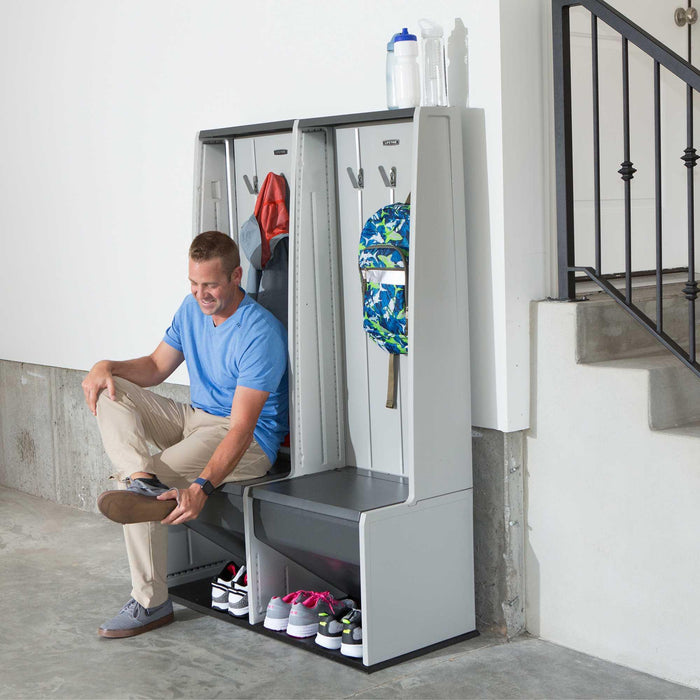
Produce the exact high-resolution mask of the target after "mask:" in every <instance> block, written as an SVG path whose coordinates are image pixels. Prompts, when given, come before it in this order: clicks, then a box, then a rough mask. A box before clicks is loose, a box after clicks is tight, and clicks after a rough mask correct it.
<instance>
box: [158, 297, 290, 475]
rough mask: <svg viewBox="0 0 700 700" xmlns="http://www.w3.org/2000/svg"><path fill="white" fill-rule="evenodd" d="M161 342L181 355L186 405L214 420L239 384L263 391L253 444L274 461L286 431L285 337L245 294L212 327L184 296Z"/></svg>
mask: <svg viewBox="0 0 700 700" xmlns="http://www.w3.org/2000/svg"><path fill="white" fill-rule="evenodd" d="M163 340H164V341H165V342H166V343H167V344H168V345H170V346H171V347H173V348H175V349H176V350H179V351H180V352H181V353H182V354H183V355H184V356H185V362H186V363H187V371H188V373H189V375H190V400H191V402H192V405H193V406H194V407H195V408H201V409H202V410H203V411H206V412H207V413H211V414H213V415H215V416H229V415H231V402H232V401H233V394H234V392H235V390H236V387H237V386H238V385H239V384H240V385H241V386H246V387H248V388H250V389H259V390H260V391H268V392H269V393H270V396H269V397H268V399H267V401H266V402H265V405H264V407H263V409H262V411H261V413H260V418H258V423H257V425H256V426H255V431H254V435H255V439H256V441H257V442H258V444H259V445H260V447H262V449H263V450H264V452H265V454H266V455H267V456H268V458H269V460H270V462H274V461H275V458H276V456H277V450H278V449H279V446H280V443H281V442H282V440H283V439H284V436H285V435H286V434H287V432H288V430H289V398H288V396H289V388H288V382H287V332H286V330H285V329H284V326H283V325H282V324H281V323H280V322H279V321H278V320H277V319H276V318H275V317H274V316H273V315H272V314H271V313H270V312H269V311H267V310H266V309H264V308H263V307H262V306H260V305H259V304H257V303H255V302H254V301H253V300H252V299H251V298H250V297H249V296H248V295H247V294H246V295H245V296H244V298H243V301H241V303H240V305H239V307H238V308H237V309H236V313H234V314H233V316H230V317H229V318H227V319H226V320H225V321H224V322H223V323H221V324H219V325H218V326H215V325H214V322H213V321H212V319H211V317H210V316H207V315H206V314H203V313H202V311H201V309H200V308H199V304H197V300H196V299H195V298H194V297H193V296H192V295H191V294H189V295H188V296H187V297H186V298H185V300H184V301H183V302H182V305H181V306H180V308H179V309H178V310H177V312H176V313H175V317H174V318H173V322H172V325H171V326H170V328H168V330H167V331H166V332H165V337H164V338H163Z"/></svg>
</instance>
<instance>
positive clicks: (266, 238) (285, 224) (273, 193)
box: [254, 173, 289, 268]
mask: <svg viewBox="0 0 700 700" xmlns="http://www.w3.org/2000/svg"><path fill="white" fill-rule="evenodd" d="M286 200H287V181H286V180H285V179H284V176H283V175H275V173H268V174H267V175H266V176H265V180H264V182H263V185H262V187H261V188H260V193H259V194H258V199H257V201H256V202H255V211H254V214H255V218H256V220H257V222H258V226H259V227H260V239H261V243H262V256H261V266H262V267H263V268H264V267H265V265H267V261H268V260H269V259H270V241H271V240H272V239H273V238H274V237H275V236H280V235H282V234H286V233H289V211H288V210H287V203H286Z"/></svg>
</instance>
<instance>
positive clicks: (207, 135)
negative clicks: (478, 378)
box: [199, 119, 294, 141]
mask: <svg viewBox="0 0 700 700" xmlns="http://www.w3.org/2000/svg"><path fill="white" fill-rule="evenodd" d="M293 128H294V120H293V119H287V120H285V121H279V122H267V123H264V124H245V125H244V126H228V127H225V128H223V129H204V130H203V131H200V132H199V140H200V141H209V140H217V139H226V138H233V137H235V136H256V135H258V134H274V133H280V132H283V131H291V130H292V129H293Z"/></svg>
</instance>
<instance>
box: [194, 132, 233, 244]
mask: <svg viewBox="0 0 700 700" xmlns="http://www.w3.org/2000/svg"><path fill="white" fill-rule="evenodd" d="M228 166H229V152H228V148H227V143H226V142H223V141H222V142H221V143H204V144H202V179H201V183H200V188H201V189H200V210H199V222H198V225H199V230H198V231H196V233H201V232H202V231H221V232H222V233H227V234H229V235H231V230H232V226H231V220H230V219H231V212H230V211H229V195H230V189H231V188H230V182H229V172H230V168H229V167H228Z"/></svg>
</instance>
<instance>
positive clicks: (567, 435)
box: [526, 287, 700, 687]
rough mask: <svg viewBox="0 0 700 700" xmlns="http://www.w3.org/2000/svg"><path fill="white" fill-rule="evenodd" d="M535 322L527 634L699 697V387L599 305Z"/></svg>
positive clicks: (671, 301) (670, 298)
mask: <svg viewBox="0 0 700 700" xmlns="http://www.w3.org/2000/svg"><path fill="white" fill-rule="evenodd" d="M635 295H636V296H637V299H638V303H639V304H640V305H647V304H648V305H651V308H653V307H654V305H655V291H654V289H653V288H652V289H651V290H644V291H639V292H637V291H635ZM664 298H665V302H664V310H665V315H666V318H667V322H668V323H676V322H677V323H679V329H678V330H679V333H681V334H682V328H681V327H680V326H681V325H682V324H685V325H686V326H687V302H686V301H685V299H684V297H683V296H682V295H681V294H680V292H679V291H678V290H676V289H675V288H673V287H664ZM531 318H532V337H533V346H532V371H533V406H532V429H531V430H530V431H529V435H528V438H527V463H528V474H527V530H526V538H527V565H526V579H527V600H528V603H527V611H526V616H527V626H528V631H530V632H531V633H534V634H538V635H540V636H541V637H542V638H544V639H548V640H551V641H555V642H557V643H559V644H563V645H565V646H569V647H572V648H574V649H577V650H580V651H584V652H586V653H588V654H591V655H594V656H598V657H601V658H605V659H609V660H611V661H614V662H617V663H620V664H623V665H626V666H629V667H632V668H636V669H639V670H644V671H646V672H647V673H652V674H654V675H657V676H660V677H663V678H667V679H673V680H675V681H677V682H680V683H686V684H688V685H694V686H695V687H698V685H700V643H699V642H698V639H697V629H698V628H699V627H700V606H698V605H697V604H696V600H697V585H698V583H697V582H698V581H700V522H699V519H698V511H699V510H700V439H698V438H700V386H698V385H700V382H698V380H697V377H695V376H694V374H693V373H692V371H691V370H690V369H688V368H686V367H685V366H684V365H682V364H681V363H680V362H679V361H678V359H677V358H675V357H673V356H672V355H671V354H670V353H668V352H667V351H665V350H663V348H662V346H661V345H660V344H659V343H658V342H657V341H656V340H654V339H653V338H652V336H651V335H649V334H648V332H647V331H646V330H645V329H643V328H641V326H638V324H637V323H636V322H635V321H634V320H633V319H632V318H631V317H629V315H628V314H627V313H625V311H623V310H622V309H621V308H620V307H619V306H618V304H617V303H616V302H614V301H613V300H612V299H610V298H609V297H607V295H603V294H594V295H592V296H591V298H590V300H589V301H583V302H577V303H571V302H568V303H567V302H537V303H533V307H532V316H531ZM686 333H687V331H686Z"/></svg>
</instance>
